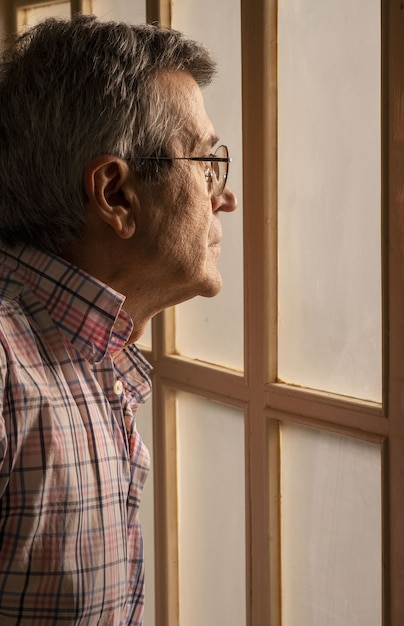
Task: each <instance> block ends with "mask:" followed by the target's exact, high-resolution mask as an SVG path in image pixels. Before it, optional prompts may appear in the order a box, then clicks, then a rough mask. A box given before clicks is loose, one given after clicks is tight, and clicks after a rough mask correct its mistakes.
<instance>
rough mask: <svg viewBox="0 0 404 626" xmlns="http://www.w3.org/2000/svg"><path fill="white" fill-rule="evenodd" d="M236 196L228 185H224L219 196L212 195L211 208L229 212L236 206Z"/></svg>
mask: <svg viewBox="0 0 404 626" xmlns="http://www.w3.org/2000/svg"><path fill="white" fill-rule="evenodd" d="M237 204H238V203H237V198H236V196H235V194H234V193H233V192H232V190H231V189H230V188H229V187H225V188H224V189H223V191H222V193H221V194H220V196H212V209H213V212H214V213H215V212H216V211H225V212H226V213H231V212H232V211H235V210H236V208H237Z"/></svg>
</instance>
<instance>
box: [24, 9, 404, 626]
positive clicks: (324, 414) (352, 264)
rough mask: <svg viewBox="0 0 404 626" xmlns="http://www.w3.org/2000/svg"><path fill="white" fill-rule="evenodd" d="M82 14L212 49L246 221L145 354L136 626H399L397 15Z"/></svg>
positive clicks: (210, 102)
mask: <svg viewBox="0 0 404 626" xmlns="http://www.w3.org/2000/svg"><path fill="white" fill-rule="evenodd" d="M43 4H44V3H29V8H27V5H28V3H26V4H25V5H24V7H23V5H22V4H21V3H18V2H14V3H13V6H14V7H16V8H17V9H18V10H19V11H22V10H24V11H31V13H29V16H30V17H27V18H26V19H31V18H32V19H33V16H34V13H33V12H32V11H34V8H33V6H34V5H35V7H36V6H37V5H38V8H35V11H43V10H45V8H44V6H43ZM65 4H69V3H61V4H60V5H57V3H52V4H48V5H47V7H46V10H47V11H50V12H52V11H54V10H55V9H56V8H57V7H58V9H57V10H59V9H61V8H62V5H65ZM70 4H71V5H72V8H74V9H77V7H78V8H80V7H81V9H82V10H83V11H85V12H90V11H93V12H94V13H96V14H97V15H99V16H100V17H102V18H105V19H114V18H116V19H125V20H129V21H145V20H148V21H154V20H161V21H162V22H163V23H164V24H171V25H172V26H174V27H175V28H178V29H179V30H183V31H184V32H185V33H186V34H188V35H190V36H192V37H195V38H197V39H200V40H202V41H203V42H204V43H206V45H208V46H209V47H210V48H211V49H212V51H213V53H214V54H215V56H216V58H217V59H218V61H219V72H220V74H219V79H218V80H217V81H216V82H215V84H214V85H213V86H212V88H210V89H209V91H207V92H206V98H205V99H206V106H207V111H208V114H209V115H210V117H211V118H212V120H213V121H214V124H215V126H216V130H217V131H218V132H219V134H220V135H221V138H222V139H223V141H224V142H225V143H227V144H228V145H229V148H230V151H231V156H232V157H233V163H232V165H231V172H230V179H229V183H230V185H231V186H232V187H233V188H234V190H235V192H236V193H237V195H238V197H239V201H240V206H239V211H238V212H237V215H236V214H234V215H230V216H227V215H225V216H223V219H222V222H223V230H224V238H223V252H222V259H221V267H222V272H223V276H224V289H223V292H222V294H221V295H220V296H218V297H217V298H215V299H213V300H202V299H196V300H195V301H192V302H189V303H185V304H183V305H181V306H179V307H176V310H168V311H166V312H164V313H163V314H161V315H159V316H158V317H157V318H156V319H155V320H153V323H152V325H151V327H150V328H149V330H148V332H147V334H146V335H145V337H144V338H143V343H144V347H145V351H146V356H148V358H149V359H150V360H151V361H152V363H153V366H154V395H153V404H152V405H149V406H148V407H146V408H145V409H144V411H142V412H141V414H140V416H139V428H140V430H141V431H142V432H144V434H145V438H146V440H147V441H148V442H150V446H151V447H152V456H153V476H154V491H153V482H152V481H149V484H148V485H147V490H146V493H145V502H144V512H143V515H144V521H143V525H144V528H145V539H146V554H147V555H148V556H147V558H148V559H149V560H151V563H150V561H149V563H150V564H149V566H148V575H149V585H148V608H147V611H148V612H147V614H146V621H145V626H188V624H192V625H193V626H199V624H200V625H201V626H202V624H205V623H206V622H209V623H210V624H212V625H213V626H219V625H220V626H221V625H222V624H224V623H231V624H233V625H234V626H263V625H264V624H265V625H268V626H324V624H325V623H327V624H328V625H330V626H340V625H341V624H343V623H353V622H354V621H355V623H356V624H358V625H359V626H382V624H384V625H387V624H389V625H390V626H401V624H402V623H403V621H404V600H403V596H402V593H401V584H402V583H401V581H402V575H403V571H404V550H403V549H402V528H403V527H404V506H403V504H402V502H403V498H402V489H403V486H402V475H403V473H404V449H403V440H404V439H403V431H402V414H403V407H402V397H403V394H404V389H403V382H402V380H403V372H404V345H403V344H404V326H403V322H402V320H403V312H404V295H403V292H404V290H403V288H402V286H403V280H404V272H403V268H404V246H403V240H404V233H403V223H402V218H401V214H402V212H403V210H404V207H403V194H402V172H403V169H404V162H403V159H404V157H403V155H404V113H403V107H402V106H401V102H402V101H403V98H404V93H403V85H404V76H403V72H404V69H403V68H404V64H403V55H404V32H403V31H404V23H403V20H402V7H400V3H387V1H386V0H356V1H355V2H352V1H348V0H342V1H341V2H337V3H335V2H332V0H324V1H323V2H321V3H319V2H315V0H301V1H300V2H297V1H295V0H291V1H288V2H284V1H283V0H240V2H238V1H236V2H235V1H234V0H226V1H225V0H223V1H221V2H217V1H216V2H214V1H213V0H206V2H204V3H190V2H187V1H186V0H172V1H171V2H169V1H168V0H160V1H157V0H155V1H152V0H149V1H147V2H142V1H140V0H139V1H137V2H129V1H128V0H120V2H112V0H93V1H92V3H91V5H90V3H88V4H87V3H81V4H80V3H77V2H74V3H70ZM39 5H40V8H39ZM35 15H36V14H35ZM243 288H244V289H243ZM242 290H243V292H242ZM151 411H153V417H152V416H151ZM151 421H153V434H152V432H151V428H150V426H151ZM153 509H154V514H153ZM152 518H154V524H153V521H152ZM153 528H154V531H155V542H154V543H152V537H153ZM153 559H155V566H154V564H153ZM153 578H154V583H155V595H154V598H155V606H154V605H153V602H152V595H153V594H152V588H153V586H154V583H153Z"/></svg>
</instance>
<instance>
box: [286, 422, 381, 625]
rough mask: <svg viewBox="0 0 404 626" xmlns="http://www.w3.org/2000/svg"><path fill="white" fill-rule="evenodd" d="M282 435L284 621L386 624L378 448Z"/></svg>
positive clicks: (312, 434)
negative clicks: (383, 599) (383, 620)
mask: <svg viewBox="0 0 404 626" xmlns="http://www.w3.org/2000/svg"><path fill="white" fill-rule="evenodd" d="M281 433H282V439H281V441H282V466H281V467H282V474H281V477H282V478H281V488H282V540H283V541H282V575H283V580H282V585H283V622H282V624H283V626H342V625H343V624H347V625H348V624H352V625H353V624H355V626H382V615H381V613H382V608H381V592H382V545H381V536H382V529H381V454H380V448H379V446H377V445H374V444H370V443H366V442H363V441H358V440H355V439H350V438H347V437H341V436H337V435H333V434H329V433H325V432H320V431H315V430H310V429H306V428H301V427H298V426H294V425H288V424H283V425H282V430H281Z"/></svg>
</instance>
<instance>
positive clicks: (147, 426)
mask: <svg viewBox="0 0 404 626" xmlns="http://www.w3.org/2000/svg"><path fill="white" fill-rule="evenodd" d="M136 425H137V429H138V431H139V433H140V436H141V437H142V439H143V441H144V443H145V444H146V446H147V447H148V449H149V451H150V456H151V465H150V472H149V475H148V477H147V480H146V483H145V486H144V488H143V495H142V502H141V505H140V520H141V523H142V529H143V544H144V557H145V585H146V591H145V612H144V625H143V626H155V623H156V620H155V593H154V490H153V415H152V403H151V401H149V402H146V404H144V405H142V406H141V407H140V408H139V410H138V413H137V416H136Z"/></svg>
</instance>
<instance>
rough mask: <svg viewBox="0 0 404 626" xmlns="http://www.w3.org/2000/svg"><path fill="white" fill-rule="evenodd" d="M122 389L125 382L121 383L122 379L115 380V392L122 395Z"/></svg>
mask: <svg viewBox="0 0 404 626" xmlns="http://www.w3.org/2000/svg"><path fill="white" fill-rule="evenodd" d="M122 391H123V384H122V383H121V381H120V380H117V381H115V384H114V393H115V394H116V395H117V396H120V395H121V393H122Z"/></svg>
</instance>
